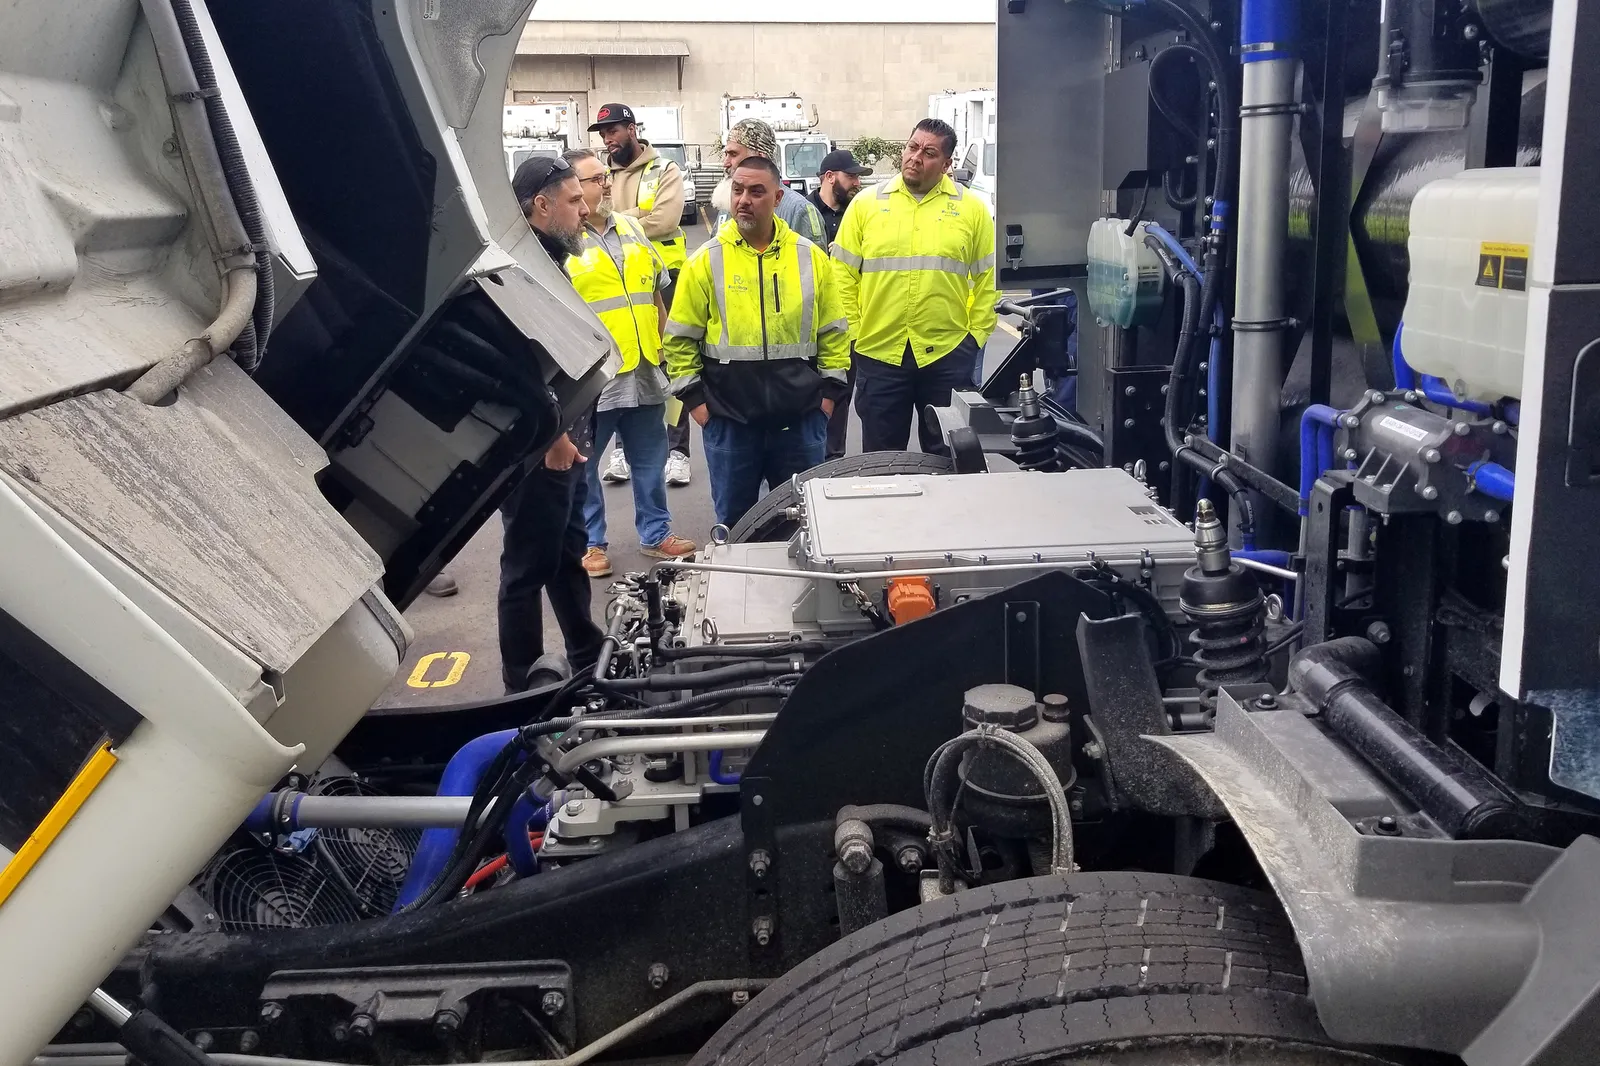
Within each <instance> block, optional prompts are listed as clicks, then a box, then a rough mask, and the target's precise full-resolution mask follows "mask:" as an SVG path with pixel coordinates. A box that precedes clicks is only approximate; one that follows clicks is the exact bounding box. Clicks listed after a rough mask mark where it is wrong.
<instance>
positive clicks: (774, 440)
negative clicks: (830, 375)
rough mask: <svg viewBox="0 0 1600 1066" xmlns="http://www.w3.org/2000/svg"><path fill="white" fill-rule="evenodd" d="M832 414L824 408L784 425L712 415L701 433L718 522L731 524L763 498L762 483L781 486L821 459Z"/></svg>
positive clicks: (712, 501) (769, 485)
mask: <svg viewBox="0 0 1600 1066" xmlns="http://www.w3.org/2000/svg"><path fill="white" fill-rule="evenodd" d="M827 435H828V418H827V416H826V415H824V414H823V413H822V409H821V408H817V409H816V410H813V411H807V412H806V413H805V414H803V415H799V416H797V417H796V418H794V419H793V420H792V421H790V423H789V424H788V425H786V426H773V425H768V426H751V425H746V424H745V423H743V422H735V421H734V420H733V419H731V418H717V417H715V416H713V417H712V418H710V419H708V420H707V421H706V424H705V427H704V428H703V429H701V431H700V442H701V443H702V444H704V445H705V446H706V468H707V469H708V470H709V471H710V473H711V506H712V509H713V510H715V511H716V513H717V523H718V524H719V525H724V526H728V527H729V528H732V527H733V525H734V523H736V522H738V521H739V519H741V518H743V517H744V515H745V512H746V511H748V510H750V508H752V507H754V506H755V505H756V502H757V501H759V500H760V499H761V486H762V483H763V482H764V483H765V484H766V486H767V490H768V491H771V490H772V489H775V488H777V487H778V486H779V485H782V484H783V483H784V482H786V481H788V480H789V479H790V478H792V477H794V475H796V474H803V473H805V472H806V471H807V470H810V469H811V468H812V467H814V466H816V465H817V464H818V463H820V462H822V457H823V452H824V449H825V442H826V438H827Z"/></svg>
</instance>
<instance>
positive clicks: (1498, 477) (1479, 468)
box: [1467, 459, 1517, 503]
mask: <svg viewBox="0 0 1600 1066" xmlns="http://www.w3.org/2000/svg"><path fill="white" fill-rule="evenodd" d="M1467 474H1468V475H1470V476H1471V478H1472V483H1473V486H1474V487H1475V488H1476V489H1477V490H1478V491H1479V492H1481V493H1483V494H1484V495H1485V496H1488V497H1489V498H1490V499H1494V500H1503V501H1504V502H1506V503H1510V502H1511V497H1512V495H1513V494H1514V490H1515V489H1516V487H1517V475H1516V474H1515V473H1514V472H1512V471H1510V470H1507V469H1506V468H1505V467H1503V466H1501V465H1500V464H1499V463H1490V462H1485V461H1484V460H1482V459H1480V460H1478V461H1477V462H1476V463H1473V464H1472V465H1471V466H1469V467H1467Z"/></svg>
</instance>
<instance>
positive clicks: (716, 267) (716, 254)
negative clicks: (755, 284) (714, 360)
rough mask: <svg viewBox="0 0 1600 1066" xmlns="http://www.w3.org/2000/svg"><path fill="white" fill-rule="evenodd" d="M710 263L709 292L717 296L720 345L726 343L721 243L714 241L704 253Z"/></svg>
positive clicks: (726, 296)
mask: <svg viewBox="0 0 1600 1066" xmlns="http://www.w3.org/2000/svg"><path fill="white" fill-rule="evenodd" d="M706 259H707V260H709V261H710V263H711V291H712V292H714V293H716V294H717V320H718V321H719V322H721V323H722V343H723V344H727V343H728V277H727V274H726V273H725V272H724V271H723V269H722V242H721V241H717V240H714V241H712V242H711V246H710V248H709V249H708V250H707V251H706Z"/></svg>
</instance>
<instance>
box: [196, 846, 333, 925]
mask: <svg viewBox="0 0 1600 1066" xmlns="http://www.w3.org/2000/svg"><path fill="white" fill-rule="evenodd" d="M195 887H196V889H198V891H199V892H200V894H201V895H202V896H204V897H205V898H206V899H207V900H208V901H209V902H210V903H211V906H212V907H214V908H215V909H216V914H217V919H218V921H219V922H221V924H222V928H223V929H226V930H230V931H234V932H238V931H246V930H252V929H305V928H308V927H311V926H319V925H340V924H342V923H345V922H354V921H359V920H360V919H361V912H360V910H359V909H358V908H357V907H356V903H355V901H354V900H353V899H352V898H351V896H350V893H349V892H348V891H346V890H345V888H344V886H342V885H340V884H339V883H338V882H337V881H336V880H334V879H333V878H332V877H329V876H328V875H327V874H326V873H324V872H323V871H322V870H320V869H318V868H317V866H316V864H315V863H312V862H311V861H310V860H308V859H305V858H302V857H301V856H299V855H294V854H285V853H283V852H278V851H273V850H271V849H269V848H264V847H260V846H258V845H247V846H245V847H241V848H235V849H233V850H232V851H225V852H223V853H222V854H220V855H218V856H217V857H216V858H214V859H212V860H211V864H210V865H209V866H207V867H206V869H205V871H204V872H203V873H202V874H201V875H200V878H199V881H198V882H197V883H196V885H195Z"/></svg>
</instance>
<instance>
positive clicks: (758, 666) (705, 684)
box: [601, 660, 792, 692]
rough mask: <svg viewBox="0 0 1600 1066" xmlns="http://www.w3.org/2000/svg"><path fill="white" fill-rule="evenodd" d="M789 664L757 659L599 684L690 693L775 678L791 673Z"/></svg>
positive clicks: (621, 688)
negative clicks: (708, 668) (706, 668)
mask: <svg viewBox="0 0 1600 1066" xmlns="http://www.w3.org/2000/svg"><path fill="white" fill-rule="evenodd" d="M791 672H792V668H791V667H790V666H789V664H788V663H784V662H769V661H766V660H756V661H754V662H745V663H735V664H733V665H731V666H721V667H717V668H716V669H714V670H696V671H691V672H689V673H682V674H666V673H662V674H651V675H649V676H648V677H622V678H614V679H611V680H607V681H604V682H601V685H602V687H603V688H605V689H607V690H613V691H617V692H692V691H694V690H696V689H710V688H717V687H719V686H721V685H726V684H729V683H731V682H735V681H753V680H755V679H756V678H760V677H778V676H780V675H782V674H787V673H791Z"/></svg>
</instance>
